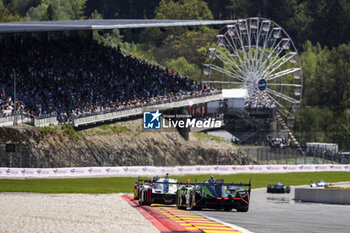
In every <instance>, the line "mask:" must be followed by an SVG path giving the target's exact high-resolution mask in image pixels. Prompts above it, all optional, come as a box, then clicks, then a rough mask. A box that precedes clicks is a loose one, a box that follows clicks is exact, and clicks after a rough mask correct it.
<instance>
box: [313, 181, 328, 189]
mask: <svg viewBox="0 0 350 233" xmlns="http://www.w3.org/2000/svg"><path fill="white" fill-rule="evenodd" d="M325 186H328V184H327V183H326V182H325V181H324V180H319V181H317V182H316V183H312V181H311V182H310V187H318V188H324V187H325Z"/></svg>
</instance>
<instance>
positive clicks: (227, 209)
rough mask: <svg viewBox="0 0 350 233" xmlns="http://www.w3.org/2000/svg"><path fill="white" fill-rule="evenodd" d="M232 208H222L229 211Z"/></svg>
mask: <svg viewBox="0 0 350 233" xmlns="http://www.w3.org/2000/svg"><path fill="white" fill-rule="evenodd" d="M231 210H232V208H227V207H226V208H224V211H231Z"/></svg>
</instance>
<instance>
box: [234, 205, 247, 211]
mask: <svg viewBox="0 0 350 233" xmlns="http://www.w3.org/2000/svg"><path fill="white" fill-rule="evenodd" d="M248 210H249V206H240V207H238V208H237V212H248Z"/></svg>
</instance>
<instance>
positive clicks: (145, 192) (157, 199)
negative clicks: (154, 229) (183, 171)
mask: <svg viewBox="0 0 350 233" xmlns="http://www.w3.org/2000/svg"><path fill="white" fill-rule="evenodd" d="M176 191H177V180H175V179H170V178H169V176H168V174H167V175H166V176H165V177H164V178H161V177H159V176H155V177H153V178H152V179H151V180H140V179H138V181H137V182H136V183H135V186H134V199H135V200H138V201H139V205H151V204H154V203H158V204H175V200H176Z"/></svg>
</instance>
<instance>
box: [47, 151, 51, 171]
mask: <svg viewBox="0 0 350 233" xmlns="http://www.w3.org/2000/svg"><path fill="white" fill-rule="evenodd" d="M50 152H51V149H50V148H49V149H48V153H47V157H48V161H47V165H48V168H51V156H50Z"/></svg>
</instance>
